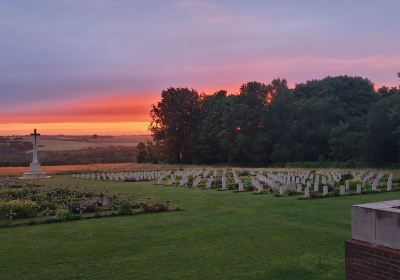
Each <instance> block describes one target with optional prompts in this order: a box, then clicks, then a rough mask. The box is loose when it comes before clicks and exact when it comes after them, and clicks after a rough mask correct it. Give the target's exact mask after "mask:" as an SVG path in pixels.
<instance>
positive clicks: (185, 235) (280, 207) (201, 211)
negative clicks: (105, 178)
mask: <svg viewBox="0 0 400 280" xmlns="http://www.w3.org/2000/svg"><path fill="white" fill-rule="evenodd" d="M42 182H43V183H44V184H47V185H53V186H60V185H64V186H79V187H82V188H88V189H96V190H97V191H100V190H109V191H111V192H116V193H125V194H129V195H135V196H136V197H137V198H138V199H139V198H145V197H148V196H152V197H154V200H167V199H172V200H174V201H175V203H176V204H178V205H179V206H180V207H181V208H183V209H184V211H178V212H171V213H158V214H146V215H136V216H128V217H114V218H102V219H92V220H81V221H73V222H68V223H61V224H50V225H37V226H25V227H17V228H6V229H4V228H3V229H0V279H1V280H5V279H307V280H311V279H344V241H345V240H346V239H348V238H349V237H350V209H351V205H353V204H358V203H364V202H372V201H382V200H390V199H399V198H400V193H399V192H394V193H385V194H374V195H363V196H350V197H336V198H327V199H314V200H298V199H296V197H283V198H277V197H273V196H272V195H253V194H251V193H233V192H230V191H227V192H218V191H215V190H194V189H188V188H180V187H160V186H153V185H152V184H150V183H121V182H97V181H86V180H77V179H70V178H69V177H65V176H57V177H55V178H53V179H50V180H47V181H42Z"/></svg>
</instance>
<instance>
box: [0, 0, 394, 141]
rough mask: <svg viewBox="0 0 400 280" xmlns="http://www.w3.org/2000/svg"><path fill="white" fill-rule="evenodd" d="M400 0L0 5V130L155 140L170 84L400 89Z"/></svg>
mask: <svg viewBox="0 0 400 280" xmlns="http://www.w3.org/2000/svg"><path fill="white" fill-rule="evenodd" d="M399 15H400V1H398V0H379V1H376V0H335V1H322V0H302V1H299V0H279V1H278V0H264V1H261V0H260V1H251V0H249V1H207V0H187V1H173V0H170V1H166V0H159V1H145V0H143V1H134V0H114V1H112V0H18V1H16V0H15V1H0V36H1V37H0V38H1V40H0V135H11V134H28V133H29V132H30V131H31V130H32V129H33V128H34V127H35V128H38V129H39V130H40V131H41V132H42V133H43V134H61V133H63V134H93V133H98V134H114V135H119V134H147V133H148V131H147V127H148V121H149V110H150V105H151V104H152V103H154V102H156V101H157V100H158V99H159V96H160V92H161V91H162V90H163V89H166V88H168V87H170V86H175V87H186V86H187V87H191V88H195V89H197V90H199V91H200V92H205V93H213V91H215V90H218V89H227V90H228V91H229V92H230V93H235V92H236V91H237V90H238V88H239V86H240V85H241V84H242V83H244V82H248V81H253V80H257V81H260V82H265V83H268V82H270V81H271V80H272V79H273V78H276V77H284V78H287V79H288V81H289V84H290V85H291V86H294V85H295V84H296V83H299V82H304V81H306V80H309V79H315V78H323V77H325V76H328V75H330V76H334V75H342V74H347V75H357V76H363V77H366V78H369V79H371V81H372V82H374V83H375V85H376V86H382V85H387V86H397V85H398V83H399V81H398V78H397V75H396V73H397V72H398V71H399V70H400V30H399Z"/></svg>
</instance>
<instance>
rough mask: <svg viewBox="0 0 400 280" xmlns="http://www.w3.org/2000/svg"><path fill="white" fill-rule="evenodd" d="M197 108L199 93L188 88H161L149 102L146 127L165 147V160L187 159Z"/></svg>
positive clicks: (191, 145) (194, 127)
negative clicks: (158, 98) (154, 101)
mask: <svg viewBox="0 0 400 280" xmlns="http://www.w3.org/2000/svg"><path fill="white" fill-rule="evenodd" d="M200 108H201V102H200V96H199V94H198V93H197V92H196V91H195V90H193V89H188V88H169V89H167V90H164V91H163V92H162V93H161V101H160V102H158V103H157V104H156V105H153V106H152V109H151V112H150V115H151V119H152V121H151V124H150V130H151V132H152V133H153V138H154V140H155V141H156V143H158V144H160V145H162V146H164V147H165V148H166V160H167V161H168V162H171V163H181V162H191V160H192V156H193V150H194V149H193V147H194V145H195V139H194V133H195V129H196V127H197V125H198V121H199V113H200Z"/></svg>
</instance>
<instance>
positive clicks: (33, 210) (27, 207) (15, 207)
mask: <svg viewBox="0 0 400 280" xmlns="http://www.w3.org/2000/svg"><path fill="white" fill-rule="evenodd" d="M10 212H13V213H15V214H16V215H15V218H33V217H36V216H37V213H38V204H37V203H36V202H34V201H31V200H10V201H0V215H1V216H3V217H4V216H5V215H7V214H8V213H10Z"/></svg>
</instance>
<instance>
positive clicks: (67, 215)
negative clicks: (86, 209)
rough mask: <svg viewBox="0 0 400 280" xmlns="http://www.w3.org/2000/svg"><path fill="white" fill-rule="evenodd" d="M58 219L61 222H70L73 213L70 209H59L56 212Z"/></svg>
mask: <svg viewBox="0 0 400 280" xmlns="http://www.w3.org/2000/svg"><path fill="white" fill-rule="evenodd" d="M56 218H57V219H58V220H60V221H68V220H70V219H71V218H72V213H71V211H70V210H69V209H65V208H59V209H57V210H56Z"/></svg>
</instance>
